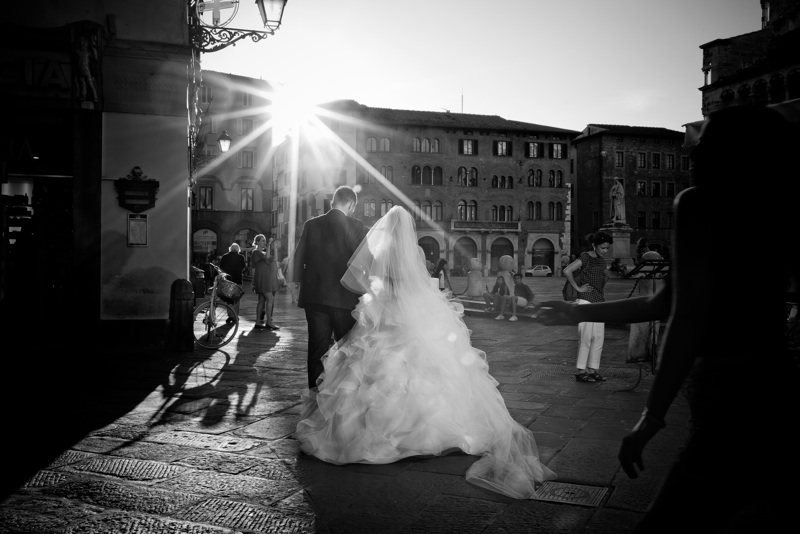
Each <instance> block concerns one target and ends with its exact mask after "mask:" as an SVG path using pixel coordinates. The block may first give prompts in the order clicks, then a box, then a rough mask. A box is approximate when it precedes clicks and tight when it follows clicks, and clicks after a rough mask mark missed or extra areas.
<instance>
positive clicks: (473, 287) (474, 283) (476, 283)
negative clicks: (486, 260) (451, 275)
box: [467, 258, 483, 297]
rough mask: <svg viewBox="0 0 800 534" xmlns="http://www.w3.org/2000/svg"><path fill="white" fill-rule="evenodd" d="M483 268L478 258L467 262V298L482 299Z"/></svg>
mask: <svg viewBox="0 0 800 534" xmlns="http://www.w3.org/2000/svg"><path fill="white" fill-rule="evenodd" d="M482 279H483V266H482V265H481V263H480V261H479V260H478V258H472V259H471V260H469V272H468V273H467V296H468V297H482V296H483V284H482V283H481V281H482Z"/></svg>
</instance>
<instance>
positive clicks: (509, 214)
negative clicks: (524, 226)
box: [503, 206, 514, 222]
mask: <svg viewBox="0 0 800 534" xmlns="http://www.w3.org/2000/svg"><path fill="white" fill-rule="evenodd" d="M503 220H504V221H506V222H511V221H513V220H514V208H512V207H511V206H506V218H505V219H503Z"/></svg>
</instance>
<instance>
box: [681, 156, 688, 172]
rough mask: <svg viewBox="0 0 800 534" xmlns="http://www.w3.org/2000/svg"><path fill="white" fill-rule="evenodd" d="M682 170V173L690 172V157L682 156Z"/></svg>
mask: <svg viewBox="0 0 800 534" xmlns="http://www.w3.org/2000/svg"><path fill="white" fill-rule="evenodd" d="M681 170H682V171H688V170H689V156H681Z"/></svg>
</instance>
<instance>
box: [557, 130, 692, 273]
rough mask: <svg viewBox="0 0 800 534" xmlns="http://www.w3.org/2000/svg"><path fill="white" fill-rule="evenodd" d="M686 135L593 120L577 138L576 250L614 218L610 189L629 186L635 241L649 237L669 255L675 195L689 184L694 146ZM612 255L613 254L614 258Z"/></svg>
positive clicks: (628, 207) (626, 191)
mask: <svg viewBox="0 0 800 534" xmlns="http://www.w3.org/2000/svg"><path fill="white" fill-rule="evenodd" d="M683 141H684V134H683V133H682V132H678V131H673V130H668V129H666V128H652V127H644V126H620V125H609V124H589V125H588V126H587V127H586V128H585V129H584V130H583V131H582V132H581V133H580V135H578V136H577V137H576V138H575V139H573V141H572V142H573V145H574V149H575V167H576V172H575V174H576V182H575V190H576V193H575V199H574V200H573V204H572V208H573V214H574V216H573V228H574V233H573V243H575V244H576V245H577V246H575V247H573V248H574V250H577V251H580V250H585V249H586V248H587V247H588V245H587V244H586V243H585V240H584V237H585V236H586V235H588V234H590V233H594V232H596V231H597V230H598V229H600V228H601V227H603V226H606V225H608V224H609V223H612V222H614V221H613V215H614V214H613V211H612V198H611V194H610V193H611V188H612V187H613V186H614V183H615V179H619V181H620V182H621V183H622V185H623V188H624V206H625V220H624V221H622V222H625V223H627V225H628V226H630V228H631V229H632V232H631V235H630V238H631V248H632V254H631V256H630V257H629V258H619V259H620V260H621V261H623V262H625V260H630V259H631V258H633V257H634V256H635V252H636V250H635V246H634V245H635V243H636V241H637V240H638V239H639V238H642V237H644V238H646V239H647V240H648V242H649V243H650V245H651V247H652V248H653V249H654V250H657V251H658V252H660V253H661V254H662V255H663V256H665V257H666V258H669V256H670V249H671V244H670V239H671V238H670V233H671V231H672V228H673V226H674V212H673V208H672V204H673V201H674V199H675V196H676V195H677V194H678V193H679V192H680V191H682V190H683V189H686V188H687V187H689V185H690V176H689V157H688V156H689V151H688V150H687V149H685V148H684V147H683ZM611 260H612V258H609V261H611Z"/></svg>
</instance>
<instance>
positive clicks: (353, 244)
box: [292, 185, 367, 389]
mask: <svg viewBox="0 0 800 534" xmlns="http://www.w3.org/2000/svg"><path fill="white" fill-rule="evenodd" d="M356 204H358V196H357V195H356V192H355V191H354V190H353V188H352V187H348V186H345V185H343V186H341V187H339V188H338V189H336V191H335V192H334V193H333V203H332V204H331V209H330V211H328V213H326V214H324V215H320V216H319V217H314V218H313V219H309V220H308V221H306V223H305V225H304V226H303V233H302V235H301V236H300V241H299V242H298V243H297V249H296V250H295V252H294V257H293V258H292V262H293V264H292V274H293V280H294V281H295V282H299V283H300V294H299V295H298V298H297V305H298V306H299V307H300V308H304V309H305V311H306V321H307V322H308V387H309V389H313V388H316V386H317V378H318V377H319V375H320V374H322V371H323V369H324V368H323V365H322V362H321V358H322V356H323V355H324V354H325V353H326V352H327V351H328V348H329V346H330V340H331V334H333V337H334V339H335V340H337V341H338V340H339V339H341V338H342V337H343V336H344V335H345V334H347V332H349V331H350V329H351V328H353V325H354V324H355V322H356V320H355V319H354V318H353V316H352V314H351V312H352V311H353V310H354V309H355V307H356V304H358V298H359V295H358V294H356V293H353V292H351V291H348V290H347V289H345V287H344V286H342V284H341V283H340V280H341V279H342V276H344V274H345V272H347V262H348V260H349V259H350V256H352V255H353V253H354V252H355V251H356V249H357V248H358V245H359V244H361V240H362V239H364V236H366V234H367V228H366V226H364V225H363V224H362V223H361V221H359V220H358V219H355V218H353V217H352V215H353V214H354V213H355V211H356Z"/></svg>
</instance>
